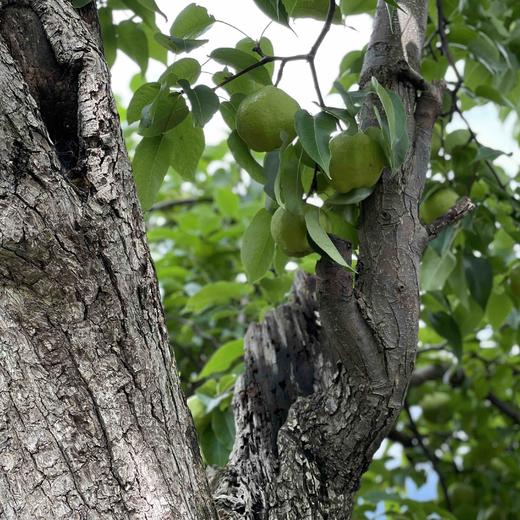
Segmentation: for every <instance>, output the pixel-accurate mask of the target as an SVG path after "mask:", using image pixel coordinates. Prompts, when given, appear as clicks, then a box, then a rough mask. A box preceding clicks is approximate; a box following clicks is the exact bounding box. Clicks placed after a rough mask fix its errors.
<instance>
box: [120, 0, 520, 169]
mask: <svg viewBox="0 0 520 520" xmlns="http://www.w3.org/2000/svg"><path fill="white" fill-rule="evenodd" d="M190 3H192V2H191V1H189V0H175V1H172V0H157V4H158V5H159V7H160V9H161V10H162V11H163V12H164V13H165V14H166V16H167V17H168V21H165V20H164V19H163V18H162V17H161V16H158V23H159V26H160V28H161V30H162V31H163V32H165V33H168V31H169V27H170V25H171V23H172V22H173V20H174V19H175V17H176V15H177V14H178V13H179V12H180V11H181V10H182V9H183V8H184V7H186V6H187V5H188V4H190ZM196 3H197V4H198V5H202V6H204V7H206V8H207V9H208V11H209V13H210V14H212V15H213V16H215V18H216V19H217V20H224V21H226V22H228V23H230V24H232V25H235V26H236V27H238V28H239V29H241V30H242V31H244V32H245V33H246V34H247V35H249V36H251V37H252V38H255V39H256V38H258V37H259V36H260V34H261V33H262V31H263V30H264V29H265V28H266V26H267V25H268V23H269V19H268V18H267V17H266V16H265V15H264V14H263V13H262V12H261V11H260V10H259V9H258V8H257V7H256V5H255V4H254V2H253V1H252V0H198V1H197V2H196ZM346 23H347V26H346V27H345V26H341V25H339V26H338V25H334V26H332V28H331V31H330V32H329V34H328V35H327V37H326V38H325V41H324V42H323V43H322V45H321V47H320V49H319V51H318V55H317V58H316V66H317V69H318V75H319V79H320V86H321V90H322V92H323V93H324V95H325V94H326V93H327V92H328V91H329V89H330V87H331V86H332V82H333V81H334V79H335V78H336V77H337V74H338V71H339V63H340V61H341V58H342V57H343V56H344V55H345V54H346V53H347V52H349V51H351V50H355V49H360V48H362V47H363V46H364V45H365V44H366V43H367V42H368V39H369V36H370V31H371V25H372V22H371V19H370V18H369V17H368V16H366V15H360V16H352V17H349V18H348V19H347V21H346ZM292 26H293V29H294V33H293V32H292V31H290V30H289V29H287V28H285V27H282V26H281V25H279V24H276V23H272V24H271V25H270V26H269V27H268V28H267V30H266V32H265V36H267V37H268V38H269V39H270V40H271V41H272V42H273V44H274V51H275V54H276V55H282V56H283V55H286V56H290V55H293V54H300V53H305V52H307V51H308V50H309V49H310V47H311V45H312V44H313V43H314V41H315V39H316V36H317V35H318V33H319V31H320V29H321V24H320V23H319V22H316V21H315V20H310V19H301V20H296V21H294V22H293V24H292ZM204 37H208V38H209V39H210V42H209V43H208V44H207V45H205V46H203V47H201V48H199V49H196V50H195V51H193V52H192V53H190V56H193V57H194V58H197V59H199V60H200V62H201V63H203V62H204V61H205V60H206V59H207V58H206V57H207V55H208V54H209V53H210V52H211V50H212V49H214V48H216V47H232V46H234V44H235V43H236V42H237V41H239V40H240V39H242V38H243V37H244V36H243V35H242V34H241V33H240V32H238V31H237V30H235V29H233V28H231V27H229V26H227V25H224V24H222V23H216V24H215V25H214V26H213V27H212V28H211V29H210V30H209V31H208V33H206V34H205V35H204ZM219 68H221V66H219V65H218V64H214V63H208V64H207V65H206V66H204V67H203V71H205V72H206V73H203V74H202V75H201V78H200V79H199V81H200V82H204V83H207V84H209V85H212V82H211V74H210V73H213V72H215V71H216V70H218V69H219ZM163 70H164V66H163V65H162V64H159V63H157V62H155V61H153V60H152V61H151V62H150V66H149V69H148V73H147V79H148V81H154V80H156V79H157V78H158V77H159V75H160V74H161V72H162V71H163ZM137 72H138V68H137V66H136V65H135V63H133V62H132V61H131V60H130V59H128V58H127V57H126V56H125V55H124V54H122V53H121V52H119V53H118V58H117V61H116V63H115V65H114V67H113V69H112V75H113V76H112V83H113V88H114V91H115V92H116V93H117V94H118V95H120V96H121V98H122V100H123V102H128V101H129V100H130V98H131V93H130V90H129V88H128V82H129V79H130V78H131V77H132V76H133V75H134V74H136V73H137ZM280 86H281V87H282V88H283V89H284V90H285V91H287V92H288V93H289V94H290V95H292V96H293V97H295V98H296V99H297V100H298V102H299V103H300V105H301V106H302V108H305V109H307V110H309V111H311V112H316V110H317V109H316V105H315V101H316V94H315V91H314V85H313V83H312V78H311V76H310V73H309V68H308V65H307V64H306V63H305V62H293V63H288V64H287V66H286V68H285V72H284V76H283V79H282V82H281V83H280ZM331 104H334V103H331ZM335 104H336V105H337V103H335ZM467 117H468V120H469V121H470V123H471V125H472V126H473V129H474V130H475V131H476V132H477V134H478V136H479V140H480V141H481V142H482V143H483V144H484V145H486V146H489V147H491V148H497V149H500V150H503V151H505V152H506V153H511V154H512V156H511V157H507V156H503V157H500V158H499V159H498V163H499V164H501V165H502V166H503V167H504V168H506V170H507V171H509V172H511V173H516V171H518V168H519V164H520V149H519V147H518V145H517V143H516V142H515V141H514V140H513V139H512V137H511V134H512V127H513V124H514V121H513V118H510V119H509V121H506V122H501V121H499V119H498V116H497V112H496V109H495V108H494V107H493V106H491V105H487V106H484V107H480V108H476V109H473V110H471V111H470V112H468V113H467ZM451 128H452V129H455V128H464V124H463V123H462V122H461V121H457V120H455V121H454V122H453V123H452V124H451ZM205 131H206V132H205V133H206V141H207V142H208V143H209V144H216V143H218V142H220V141H221V140H222V139H224V138H225V137H226V136H227V133H228V129H227V127H226V125H225V124H224V122H223V121H222V119H221V117H220V114H218V113H217V114H216V115H215V117H214V118H213V120H212V121H211V122H210V123H209V124H208V125H207V126H206V128H205Z"/></svg>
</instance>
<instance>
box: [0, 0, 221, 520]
mask: <svg viewBox="0 0 520 520" xmlns="http://www.w3.org/2000/svg"><path fill="white" fill-rule="evenodd" d="M0 8H1V10H0V35H1V37H0V92H1V94H0V157H1V163H0V291H1V292H0V518H2V519H3V518H5V519H9V520H12V519H13V520H14V519H17V520H35V519H42V520H43V519H45V520H51V519H61V518H63V519H67V520H69V519H89V520H94V519H128V518H134V519H145V518H146V519H153V520H157V519H172V520H173V519H176V520H177V519H180V518H183V519H184V518H186V519H200V518H213V517H214V514H213V505H212V503H211V500H210V495H209V488H208V485H207V480H206V477H205V474H204V471H203V468H202V464H201V460H200V455H199V450H198V447H197V441H196V437H195V431H194V428H193V425H192V421H191V419H190V417H189V411H188V409H187V407H186V403H185V400H184V397H183V396H182V395H181V392H180V390H179V380H178V377H177V374H176V369H175V364H174V361H173V359H172V356H171V355H170V351H169V341H168V335H167V332H166V329H165V326H164V319H163V315H162V310H161V304H160V297H159V292H158V289H157V282H156V277H155V273H154V269H153V265H152V263H151V260H150V255H149V253H148V249H147V245H146V239H145V233H144V226H143V220H142V215H141V211H140V209H139V205H138V203H137V201H136V196H135V190H134V186H133V180H132V172H131V169H130V164H129V162H128V158H127V155H126V152H125V150H124V145H123V140H122V136H121V130H120V127H119V120H118V118H117V116H116V111H115V107H114V102H113V99H112V95H111V92H110V81H109V72H108V70H107V67H106V64H105V61H104V59H103V53H102V49H101V47H100V45H99V42H98V38H97V34H98V32H97V27H96V23H95V20H96V17H95V8H91V9H86V10H84V11H83V12H82V16H83V19H82V17H81V15H80V14H78V12H77V11H76V10H74V9H73V8H72V6H71V5H70V3H68V2H66V1H64V0H30V1H29V0H27V1H25V0H15V1H10V0H2V1H0Z"/></svg>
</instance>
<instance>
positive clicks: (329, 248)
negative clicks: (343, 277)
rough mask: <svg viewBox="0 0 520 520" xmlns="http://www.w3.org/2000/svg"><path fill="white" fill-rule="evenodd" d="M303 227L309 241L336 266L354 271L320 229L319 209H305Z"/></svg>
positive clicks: (309, 207) (313, 207) (308, 207)
mask: <svg viewBox="0 0 520 520" xmlns="http://www.w3.org/2000/svg"><path fill="white" fill-rule="evenodd" d="M305 225H306V226H307V232H308V233H309V235H310V237H311V239H312V240H313V241H314V243H315V244H316V245H317V246H318V247H319V248H320V249H321V250H322V251H323V252H324V253H325V254H327V256H328V257H329V258H331V259H332V260H334V261H335V262H336V263H337V264H339V265H342V266H343V267H346V268H347V269H350V270H351V271H354V269H353V268H352V267H351V266H350V265H348V264H347V262H345V260H344V258H343V257H342V256H341V254H340V252H339V251H338V250H337V249H336V246H335V245H334V244H333V242H332V240H331V239H330V238H329V236H328V235H327V233H326V231H325V230H324V229H323V228H322V227H321V224H320V209H319V208H317V207H315V206H310V205H308V206H307V207H306V211H305Z"/></svg>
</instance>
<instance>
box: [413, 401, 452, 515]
mask: <svg viewBox="0 0 520 520" xmlns="http://www.w3.org/2000/svg"><path fill="white" fill-rule="evenodd" d="M404 409H405V410H406V415H407V416H408V421H409V422H410V429H411V430H412V432H413V434H414V436H415V438H416V439H417V442H418V443H419V446H420V447H421V449H422V451H423V453H424V454H425V455H426V458H427V459H428V460H429V461H430V462H431V464H432V466H433V469H434V470H435V472H436V473H437V475H438V476H439V483H440V485H441V488H442V492H443V494H444V500H445V501H446V506H447V508H448V510H449V511H452V507H451V500H450V496H449V494H448V486H447V485H446V479H445V478H444V475H443V473H442V471H441V469H440V467H439V462H440V461H439V458H438V457H437V455H435V453H433V452H432V451H431V450H430V449H429V448H428V446H426V444H425V443H424V438H423V436H422V435H421V433H420V432H419V430H418V428H417V424H415V421H414V419H413V417H412V414H411V412H410V407H409V406H408V403H407V402H406V401H405V403H404Z"/></svg>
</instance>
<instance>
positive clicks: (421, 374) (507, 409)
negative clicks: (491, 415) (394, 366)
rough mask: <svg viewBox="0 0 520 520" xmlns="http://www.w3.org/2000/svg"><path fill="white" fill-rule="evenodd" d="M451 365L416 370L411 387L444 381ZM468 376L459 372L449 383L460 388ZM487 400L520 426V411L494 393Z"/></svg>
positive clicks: (430, 366) (486, 361) (429, 366)
mask: <svg viewBox="0 0 520 520" xmlns="http://www.w3.org/2000/svg"><path fill="white" fill-rule="evenodd" d="M479 359H480V360H481V361H482V362H483V363H488V360H486V359H483V358H479ZM449 368H450V365H449V364H446V363H443V364H440V365H428V366H425V367H423V368H421V369H418V370H416V371H415V372H414V373H413V374H412V378H411V380H410V386H420V385H421V384H423V383H425V382H426V381H433V380H436V379H442V378H443V377H444V374H445V373H446V372H447V370H449ZM465 377H466V375H465V374H464V372H463V371H462V370H459V371H458V372H457V373H456V374H453V375H452V376H451V377H450V380H449V383H450V384H451V386H452V387H455V386H460V385H461V384H462V383H463V381H464V379H465ZM486 399H487V400H488V401H489V402H490V403H491V404H492V405H493V406H494V407H495V408H496V409H497V410H498V411H500V412H502V413H503V414H504V415H506V416H507V417H509V419H511V420H512V421H513V422H514V423H516V424H520V410H519V409H518V408H517V407H516V406H514V405H513V404H511V403H508V402H507V401H504V400H502V399H500V398H499V397H497V396H496V395H495V394H494V393H493V392H489V393H488V394H487V396H486Z"/></svg>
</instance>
